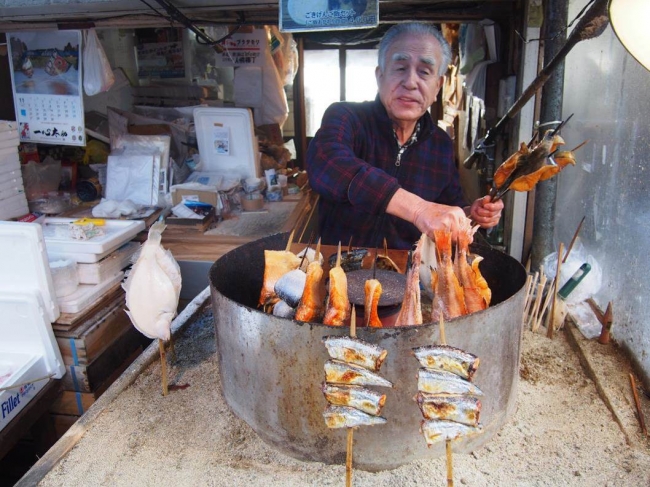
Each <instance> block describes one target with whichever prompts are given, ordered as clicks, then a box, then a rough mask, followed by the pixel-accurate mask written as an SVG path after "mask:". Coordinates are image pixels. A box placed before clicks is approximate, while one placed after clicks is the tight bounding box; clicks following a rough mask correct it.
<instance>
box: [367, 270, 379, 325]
mask: <svg viewBox="0 0 650 487" xmlns="http://www.w3.org/2000/svg"><path fill="white" fill-rule="evenodd" d="M363 289H364V292H365V301H364V307H363V315H364V317H363V322H364V323H365V324H366V326H369V327H371V328H381V327H382V324H381V320H380V319H379V314H378V313H377V308H378V306H379V298H380V297H381V292H382V288H381V283H380V282H379V281H378V280H377V279H368V280H367V281H366V283H365V284H364V287H363Z"/></svg>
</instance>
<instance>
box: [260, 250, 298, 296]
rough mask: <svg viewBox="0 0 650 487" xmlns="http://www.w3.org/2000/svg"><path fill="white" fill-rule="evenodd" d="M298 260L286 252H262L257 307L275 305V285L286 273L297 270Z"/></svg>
mask: <svg viewBox="0 0 650 487" xmlns="http://www.w3.org/2000/svg"><path fill="white" fill-rule="evenodd" d="M299 265H300V259H299V258H298V257H297V256H296V255H295V254H294V253H293V252H290V251H288V250H265V251H264V280H263V282H262V291H261V292H260V299H259V303H258V305H259V306H264V307H266V306H268V305H272V304H275V303H276V302H277V301H278V297H277V295H276V294H275V283H276V282H277V281H278V279H280V277H282V276H283V275H285V274H286V273H287V272H289V271H292V270H294V269H297V268H298V266H299Z"/></svg>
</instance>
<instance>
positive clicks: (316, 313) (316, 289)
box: [296, 261, 325, 322]
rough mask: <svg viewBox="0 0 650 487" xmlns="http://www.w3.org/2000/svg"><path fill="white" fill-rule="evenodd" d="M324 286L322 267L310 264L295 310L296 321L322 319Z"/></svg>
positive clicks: (317, 264)
mask: <svg viewBox="0 0 650 487" xmlns="http://www.w3.org/2000/svg"><path fill="white" fill-rule="evenodd" d="M324 296H325V285H324V283H323V267H322V266H321V264H320V262H318V261H314V262H310V263H309V266H307V275H306V278H305V288H304V290H303V293H302V297H301V298H300V303H299V304H298V309H296V319H297V320H299V321H305V322H310V321H319V320H320V319H321V318H322V317H323V311H324V306H325V304H324V300H325V297H324Z"/></svg>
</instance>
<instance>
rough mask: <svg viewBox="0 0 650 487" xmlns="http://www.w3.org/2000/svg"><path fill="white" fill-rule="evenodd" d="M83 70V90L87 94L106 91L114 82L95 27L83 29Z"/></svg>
mask: <svg viewBox="0 0 650 487" xmlns="http://www.w3.org/2000/svg"><path fill="white" fill-rule="evenodd" d="M83 70H84V92H85V93H86V95H88V96H93V95H96V94H97V93H102V92H104V91H108V90H109V89H110V88H111V86H113V83H115V75H114V74H113V70H112V69H111V65H110V63H109V62H108V59H107V58H106V53H105V52H104V48H103V47H102V43H101V42H100V41H99V38H98V37H97V33H96V32H95V29H89V30H86V31H84V48H83Z"/></svg>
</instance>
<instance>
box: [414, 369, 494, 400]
mask: <svg viewBox="0 0 650 487" xmlns="http://www.w3.org/2000/svg"><path fill="white" fill-rule="evenodd" d="M418 391H420V392H428V393H429V394H470V395H473V396H482V395H483V392H482V391H481V390H480V389H479V388H478V387H476V386H475V385H474V384H472V383H471V382H469V381H467V380H465V379H462V378H461V377H459V376H457V375H456V374H453V373H451V372H447V371H444V370H433V369H425V368H421V369H420V370H418Z"/></svg>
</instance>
